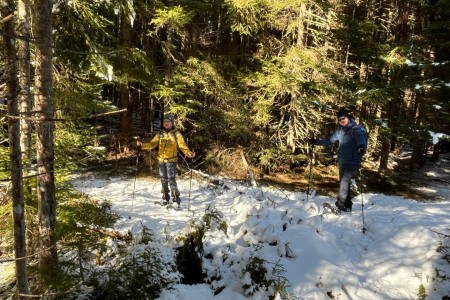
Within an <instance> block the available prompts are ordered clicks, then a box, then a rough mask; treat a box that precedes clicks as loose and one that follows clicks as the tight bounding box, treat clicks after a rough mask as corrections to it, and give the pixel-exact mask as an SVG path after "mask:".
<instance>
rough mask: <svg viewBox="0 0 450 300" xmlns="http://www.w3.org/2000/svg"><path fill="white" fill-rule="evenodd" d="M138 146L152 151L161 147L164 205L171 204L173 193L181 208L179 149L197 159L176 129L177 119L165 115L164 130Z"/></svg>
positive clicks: (160, 173) (159, 154) (174, 199)
mask: <svg viewBox="0 0 450 300" xmlns="http://www.w3.org/2000/svg"><path fill="white" fill-rule="evenodd" d="M137 146H138V147H142V150H152V149H153V148H156V147H157V146H159V149H158V167H159V175H160V176H161V184H162V190H161V192H162V193H163V204H164V205H166V204H168V203H169V200H170V192H172V197H173V200H172V201H173V202H177V204H178V207H179V206H180V202H181V199H180V192H179V191H178V186H177V182H176V179H175V177H176V174H177V162H178V156H177V152H178V149H179V150H181V151H183V153H184V154H185V155H186V156H187V157H195V152H194V151H191V150H189V148H188V146H187V145H186V142H185V141H184V138H183V136H182V135H181V133H180V132H179V131H178V130H176V129H175V117H174V116H173V115H171V114H167V115H164V120H163V130H161V132H159V133H157V134H156V135H155V136H154V137H153V139H152V140H151V141H150V142H148V143H142V142H141V141H137ZM169 186H170V191H169Z"/></svg>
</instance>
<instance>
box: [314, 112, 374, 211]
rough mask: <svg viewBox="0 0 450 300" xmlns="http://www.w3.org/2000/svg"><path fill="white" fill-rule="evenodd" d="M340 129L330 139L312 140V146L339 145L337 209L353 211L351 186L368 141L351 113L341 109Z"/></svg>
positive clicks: (339, 117) (339, 114)
mask: <svg viewBox="0 0 450 300" xmlns="http://www.w3.org/2000/svg"><path fill="white" fill-rule="evenodd" d="M337 119H338V122H339V125H340V126H339V127H338V128H337V129H336V131H335V132H334V134H333V135H332V136H330V137H329V138H328V139H311V140H310V143H311V144H312V145H321V146H324V145H331V144H334V143H336V142H338V143H339V148H338V166H339V183H340V187H339V195H338V197H337V201H336V203H335V204H336V207H337V208H338V209H339V211H345V212H350V211H352V206H353V202H352V200H351V199H352V197H351V193H350V192H351V190H350V184H351V179H352V177H353V176H354V175H355V174H356V173H357V172H358V170H359V168H360V166H361V160H362V157H363V155H364V153H365V152H366V148H367V140H366V136H365V132H364V129H363V128H362V127H361V126H359V125H358V124H356V121H355V119H354V118H353V117H352V116H351V114H350V111H348V110H347V109H344V108H341V109H339V111H338V113H337Z"/></svg>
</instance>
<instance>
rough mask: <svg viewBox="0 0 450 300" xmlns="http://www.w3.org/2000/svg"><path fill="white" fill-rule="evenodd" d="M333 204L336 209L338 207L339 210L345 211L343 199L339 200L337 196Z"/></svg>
mask: <svg viewBox="0 0 450 300" xmlns="http://www.w3.org/2000/svg"><path fill="white" fill-rule="evenodd" d="M334 205H336V207H337V209H339V211H340V212H341V211H345V204H344V202H343V201H340V200H339V198H338V200H337V201H336V202H334Z"/></svg>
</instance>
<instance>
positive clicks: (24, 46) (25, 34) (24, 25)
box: [18, 0, 31, 175]
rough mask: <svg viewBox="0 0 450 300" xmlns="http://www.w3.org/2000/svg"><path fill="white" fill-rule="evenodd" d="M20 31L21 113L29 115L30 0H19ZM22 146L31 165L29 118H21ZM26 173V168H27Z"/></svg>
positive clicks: (26, 160) (23, 156)
mask: <svg viewBox="0 0 450 300" xmlns="http://www.w3.org/2000/svg"><path fill="white" fill-rule="evenodd" d="M18 16H19V32H20V35H21V36H22V38H21V39H19V51H18V55H19V84H20V94H19V111H20V113H21V115H25V116H29V115H30V111H31V94H30V85H31V83H30V43H29V42H28V38H29V36H30V23H29V20H30V0H19V7H18ZM20 147H21V148H22V160H23V161H25V162H26V165H27V166H29V165H30V162H31V123H30V121H28V120H20ZM25 175H26V169H25Z"/></svg>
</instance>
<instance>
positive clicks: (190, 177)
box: [188, 157, 194, 214]
mask: <svg viewBox="0 0 450 300" xmlns="http://www.w3.org/2000/svg"><path fill="white" fill-rule="evenodd" d="M193 164H194V158H193V157H191V165H190V166H189V169H190V173H191V174H190V175H189V196H188V214H189V212H190V209H191V189H192V165H193Z"/></svg>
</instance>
